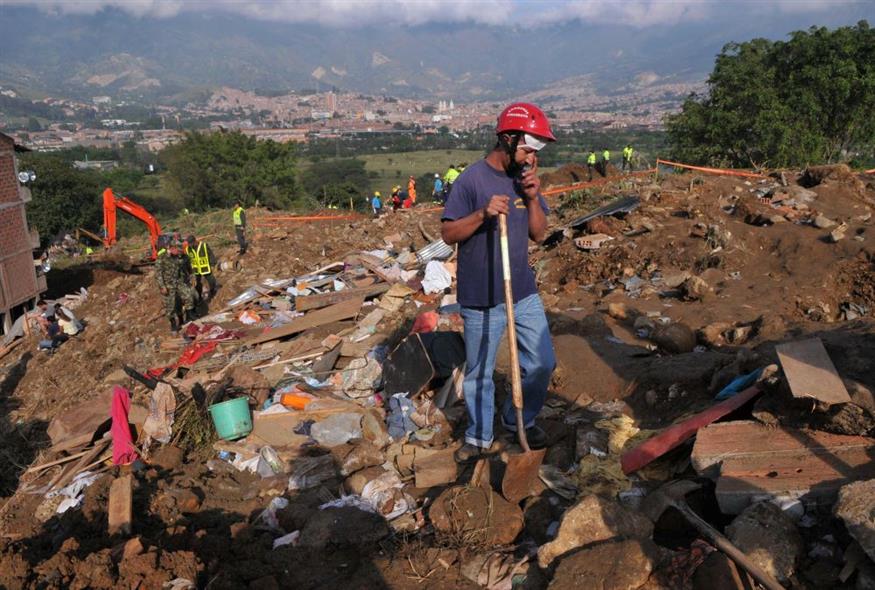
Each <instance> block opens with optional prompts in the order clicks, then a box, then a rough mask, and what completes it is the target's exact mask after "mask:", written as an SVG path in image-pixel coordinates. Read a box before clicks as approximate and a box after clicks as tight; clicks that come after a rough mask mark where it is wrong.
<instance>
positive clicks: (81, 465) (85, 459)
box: [48, 437, 112, 490]
mask: <svg viewBox="0 0 875 590" xmlns="http://www.w3.org/2000/svg"><path fill="white" fill-rule="evenodd" d="M111 442H112V438H109V437H107V438H102V439H100V440H98V441H97V442H95V443H94V446H93V447H91V450H89V451H88V452H87V453H86V454H84V455H82V458H81V459H79V461H77V462H76V464H75V465H70V466H68V467H67V468H66V469H64V470H63V471H61V473H59V474H58V475H57V476H56V477H55V479H53V480H52V481H51V482H49V485H48V489H49V490H53V489H61V488H63V487H64V486H66V485H67V484H68V483H70V482H71V481H73V478H74V477H76V475H77V474H79V473H80V472H82V471H84V470H85V468H86V466H88V465H90V464H91V462H92V461H94V459H96V458H97V456H98V455H100V453H102V452H103V451H104V449H106V447H108V446H109V443H111Z"/></svg>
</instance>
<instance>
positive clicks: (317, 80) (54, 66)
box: [0, 5, 813, 102]
mask: <svg viewBox="0 0 875 590" xmlns="http://www.w3.org/2000/svg"><path fill="white" fill-rule="evenodd" d="M606 9H609V7H607V8H606ZM811 24H813V23H810V22H806V21H805V20H804V17H801V16H800V17H798V18H797V19H796V20H793V19H789V18H788V19H785V20H783V21H782V22H780V23H774V22H756V23H744V22H738V23H735V24H725V25H724V26H715V23H710V22H704V23H703V22H696V23H686V24H677V25H672V26H660V27H650V28H633V27H631V26H624V25H592V24H583V23H581V22H580V21H571V22H567V23H560V24H556V25H552V26H550V27H543V28H535V29H530V28H522V27H508V26H484V25H479V24H478V25H475V24H460V25H452V26H449V25H439V24H425V25H420V26H412V27H399V26H393V27H386V28H382V27H376V26H367V27H350V28H337V27H334V28H332V27H326V26H319V25H308V24H282V23H275V22H265V21H258V20H251V19H246V18H241V17H235V16H231V15H227V14H222V13H191V12H189V13H181V14H178V15H176V16H174V17H170V18H148V17H135V16H132V15H130V14H128V13H127V12H123V11H120V10H118V9H112V8H108V9H104V10H101V11H99V12H97V13H95V14H91V15H72V14H67V15H52V14H47V13H45V12H42V11H39V10H37V9H35V8H31V7H24V6H10V5H0V38H2V39H4V43H3V50H2V51H0V86H3V87H5V88H12V89H14V90H16V91H17V92H19V93H20V94H23V95H25V96H32V97H37V96H41V95H53V96H58V95H61V96H69V97H74V98H90V97H92V96H95V95H112V96H117V97H134V98H140V99H154V100H159V99H160V100H165V101H170V102H172V101H174V100H188V99H190V98H191V97H192V96H194V95H195V94H196V93H198V92H199V91H206V90H208V89H210V88H214V87H217V86H221V85H227V86H233V87H237V88H242V89H248V90H265V91H283V90H302V89H315V90H326V89H329V88H332V87H334V88H336V89H337V90H340V91H353V92H362V93H368V94H388V95H392V96H399V97H402V96H412V97H425V98H427V97H432V98H454V99H456V100H473V99H481V100H492V99H496V100H497V99H503V98H507V97H512V96H518V95H521V94H525V93H529V92H533V91H537V90H538V89H539V88H543V87H545V86H547V85H550V84H555V83H557V82H559V81H561V80H564V79H571V78H575V77H578V78H579V77H581V76H585V79H586V80H588V81H590V83H592V84H594V85H596V86H597V87H598V88H597V89H596V90H597V91H598V92H599V93H600V94H610V93H612V92H623V91H624V89H625V88H628V86H629V84H631V83H639V82H640V81H642V80H644V81H652V82H656V81H659V82H661V83H666V82H673V81H677V82H695V81H701V80H703V79H704V78H706V77H707V74H708V72H709V71H710V69H711V67H712V65H713V61H714V57H715V56H716V54H717V53H718V52H719V51H720V49H721V47H722V46H723V45H724V44H726V43H728V42H730V41H745V40H748V39H750V38H752V37H755V36H765V37H769V38H781V37H784V36H785V35H786V34H787V33H789V32H790V31H791V30H794V29H799V28H807V27H808V26H809V25H811ZM636 81H637V82H636Z"/></svg>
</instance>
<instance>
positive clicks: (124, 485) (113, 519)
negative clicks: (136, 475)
mask: <svg viewBox="0 0 875 590" xmlns="http://www.w3.org/2000/svg"><path fill="white" fill-rule="evenodd" d="M133 483H134V482H133V478H132V477H131V475H130V474H128V475H124V476H122V477H119V478H117V479H115V480H114V481H113V482H112V485H111V486H110V488H109V506H108V507H107V510H106V513H107V517H108V519H109V534H110V535H130V534H131V525H132V524H133V519H134V516H133Z"/></svg>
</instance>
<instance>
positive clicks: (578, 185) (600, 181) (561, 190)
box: [541, 168, 656, 197]
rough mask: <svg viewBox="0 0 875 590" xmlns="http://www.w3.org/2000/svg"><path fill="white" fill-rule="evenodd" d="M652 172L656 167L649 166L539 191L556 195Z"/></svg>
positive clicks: (542, 193) (549, 195)
mask: <svg viewBox="0 0 875 590" xmlns="http://www.w3.org/2000/svg"><path fill="white" fill-rule="evenodd" d="M654 172H656V168H650V169H649V170H639V171H638V172H631V173H629V174H625V175H623V176H609V177H608V178H600V179H598V180H593V181H587V182H578V183H575V184H568V185H565V186H554V187H552V188H548V189H547V190H545V191H541V196H543V197H552V196H553V195H558V194H560V193H567V192H570V191H579V190H583V189H585V188H591V187H594V186H601V185H603V184H608V183H611V182H616V181H619V180H623V179H624V178H628V177H630V176H644V175H646V174H653V173H654Z"/></svg>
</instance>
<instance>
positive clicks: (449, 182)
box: [444, 164, 461, 202]
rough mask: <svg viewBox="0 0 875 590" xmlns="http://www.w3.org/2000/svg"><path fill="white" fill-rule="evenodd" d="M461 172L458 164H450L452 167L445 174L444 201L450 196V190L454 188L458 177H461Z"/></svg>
mask: <svg viewBox="0 0 875 590" xmlns="http://www.w3.org/2000/svg"><path fill="white" fill-rule="evenodd" d="M459 174H461V172H459V171H458V170H456V166H455V165H454V164H450V167H449V168H448V169H447V172H446V174H444V202H446V200H447V199H448V198H449V196H450V191H452V190H453V183H454V182H456V179H457V178H459Z"/></svg>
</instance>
